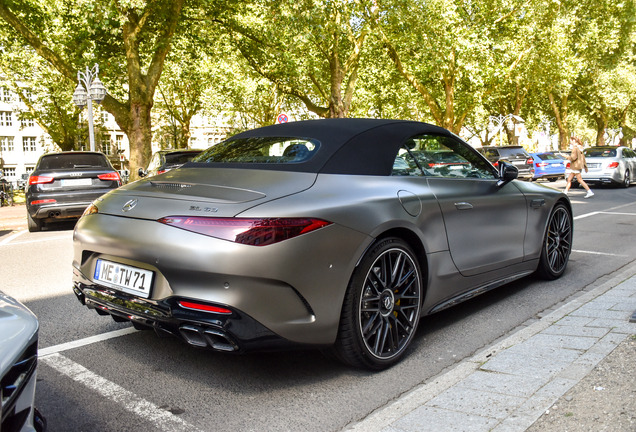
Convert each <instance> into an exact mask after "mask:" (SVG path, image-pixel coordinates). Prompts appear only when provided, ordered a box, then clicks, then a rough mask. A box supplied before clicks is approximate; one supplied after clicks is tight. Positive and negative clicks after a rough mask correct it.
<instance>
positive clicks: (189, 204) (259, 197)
mask: <svg viewBox="0 0 636 432" xmlns="http://www.w3.org/2000/svg"><path fill="white" fill-rule="evenodd" d="M316 177H317V174H313V173H299V172H286V171H266V170H246V169H223V168H181V169H178V170H175V171H169V172H167V173H165V174H161V175H158V176H154V177H151V178H148V179H143V180H138V181H136V182H133V183H129V184H128V185H126V186H123V187H121V188H119V189H117V190H115V191H112V192H111V193H109V194H107V195H105V196H103V197H102V198H100V199H99V200H98V201H97V202H96V205H97V207H98V208H99V212H100V213H105V214H112V215H117V216H129V217H135V218H141V219H159V218H161V217H164V216H176V215H181V216H188V215H199V216H218V217H233V216H236V215H237V214H239V213H241V212H243V211H245V210H247V209H248V208H251V207H254V206H256V205H259V204H262V203H264V202H267V201H271V200H274V199H278V198H281V197H284V196H288V195H292V194H295V193H298V192H302V191H304V190H307V189H309V188H310V187H311V186H312V185H313V184H314V182H315V181H316ZM135 199H136V200H137V202H136V203H135V205H134V207H132V208H130V209H129V210H127V211H124V206H125V205H126V203H128V202H129V201H131V200H135ZM129 207H130V206H129Z"/></svg>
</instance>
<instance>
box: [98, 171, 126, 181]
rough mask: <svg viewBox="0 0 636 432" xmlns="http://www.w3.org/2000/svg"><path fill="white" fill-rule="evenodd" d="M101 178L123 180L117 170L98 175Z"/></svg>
mask: <svg viewBox="0 0 636 432" xmlns="http://www.w3.org/2000/svg"><path fill="white" fill-rule="evenodd" d="M97 177H98V178H99V179H100V180H115V181H121V178H120V177H119V174H118V173H116V172H115V171H113V172H109V173H106V174H99V175H98V176H97Z"/></svg>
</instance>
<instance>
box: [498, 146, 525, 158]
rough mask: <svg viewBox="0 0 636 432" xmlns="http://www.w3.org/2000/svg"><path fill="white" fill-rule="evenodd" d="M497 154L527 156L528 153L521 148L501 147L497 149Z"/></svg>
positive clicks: (506, 156) (517, 156)
mask: <svg viewBox="0 0 636 432" xmlns="http://www.w3.org/2000/svg"><path fill="white" fill-rule="evenodd" d="M497 150H499V154H500V155H501V157H503V158H520V159H521V158H527V157H528V153H526V151H525V150H524V149H522V148H505V147H501V148H499V149H497Z"/></svg>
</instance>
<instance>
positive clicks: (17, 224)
mask: <svg viewBox="0 0 636 432" xmlns="http://www.w3.org/2000/svg"><path fill="white" fill-rule="evenodd" d="M26 217H27V213H26V205H25V204H16V205H14V206H8V207H0V235H2V234H6V232H5V231H14V230H19V229H27V219H26Z"/></svg>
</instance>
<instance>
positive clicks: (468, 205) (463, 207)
mask: <svg viewBox="0 0 636 432" xmlns="http://www.w3.org/2000/svg"><path fill="white" fill-rule="evenodd" d="M455 207H457V210H470V209H472V208H473V205H472V204H471V203H469V202H458V203H455Z"/></svg>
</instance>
